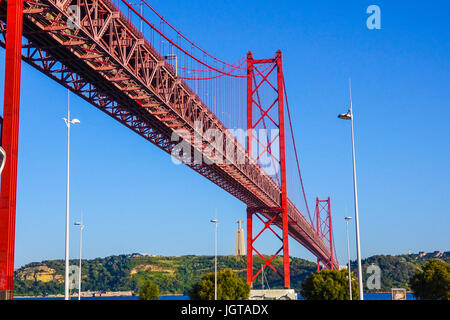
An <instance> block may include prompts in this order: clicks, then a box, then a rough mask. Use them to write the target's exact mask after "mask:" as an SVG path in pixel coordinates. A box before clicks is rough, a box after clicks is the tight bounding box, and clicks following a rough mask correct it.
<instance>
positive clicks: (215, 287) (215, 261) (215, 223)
mask: <svg viewBox="0 0 450 320" xmlns="http://www.w3.org/2000/svg"><path fill="white" fill-rule="evenodd" d="M211 222H212V223H214V300H217V220H216V219H213V220H211Z"/></svg>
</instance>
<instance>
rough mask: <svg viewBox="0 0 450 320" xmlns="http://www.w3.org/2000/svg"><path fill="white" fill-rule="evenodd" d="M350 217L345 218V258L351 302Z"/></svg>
mask: <svg viewBox="0 0 450 320" xmlns="http://www.w3.org/2000/svg"><path fill="white" fill-rule="evenodd" d="M351 219H352V217H345V230H346V231H347V257H348V287H349V291H350V300H352V271H351V267H350V241H349V238H348V223H349V221H350V220H351Z"/></svg>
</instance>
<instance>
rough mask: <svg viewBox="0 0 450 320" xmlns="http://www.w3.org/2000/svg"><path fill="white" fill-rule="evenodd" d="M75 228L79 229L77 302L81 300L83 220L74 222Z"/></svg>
mask: <svg viewBox="0 0 450 320" xmlns="http://www.w3.org/2000/svg"><path fill="white" fill-rule="evenodd" d="M75 225H76V226H79V227H80V266H79V268H80V269H79V271H78V300H81V257H82V255H81V253H82V248H83V229H84V224H83V218H81V221H80V222H75Z"/></svg>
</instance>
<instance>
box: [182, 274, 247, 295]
mask: <svg viewBox="0 0 450 320" xmlns="http://www.w3.org/2000/svg"><path fill="white" fill-rule="evenodd" d="M249 295H250V286H249V285H248V283H247V282H245V281H244V280H242V279H241V278H239V277H238V276H237V275H236V273H234V272H233V271H232V270H231V269H225V270H223V271H218V272H217V299H218V300H248V297H249ZM189 296H190V297H191V299H192V300H214V273H208V274H206V275H205V276H203V277H202V281H200V282H199V283H196V284H195V285H194V286H193V287H192V289H191V290H190V291H189Z"/></svg>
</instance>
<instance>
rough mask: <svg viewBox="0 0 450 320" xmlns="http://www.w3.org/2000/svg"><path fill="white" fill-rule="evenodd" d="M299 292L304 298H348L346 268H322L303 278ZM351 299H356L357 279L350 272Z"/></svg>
mask: <svg viewBox="0 0 450 320" xmlns="http://www.w3.org/2000/svg"><path fill="white" fill-rule="evenodd" d="M300 293H301V295H302V297H303V298H305V299H306V300H350V292H349V287H348V270H322V271H320V272H319V273H313V274H311V275H310V276H309V277H307V278H306V279H305V281H304V282H303V284H302V289H301V290H300ZM352 299H353V300H356V299H358V281H357V280H356V276H355V275H354V274H353V273H352Z"/></svg>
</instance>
